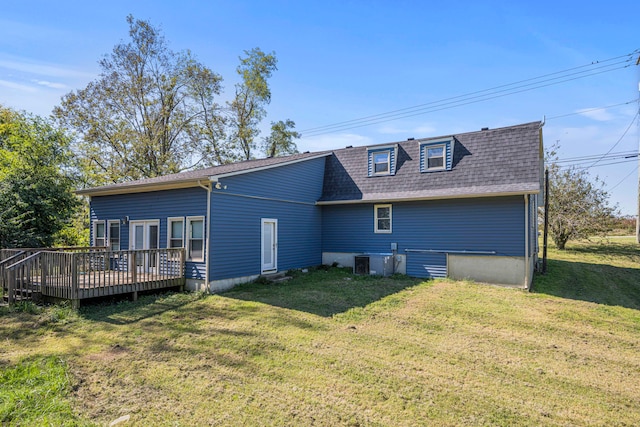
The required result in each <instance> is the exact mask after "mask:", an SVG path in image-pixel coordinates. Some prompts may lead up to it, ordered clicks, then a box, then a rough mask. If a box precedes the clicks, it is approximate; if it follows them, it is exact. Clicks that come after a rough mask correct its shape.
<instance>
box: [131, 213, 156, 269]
mask: <svg viewBox="0 0 640 427" xmlns="http://www.w3.org/2000/svg"><path fill="white" fill-rule="evenodd" d="M129 235H130V236H131V238H130V239H129V248H130V249H133V250H143V249H158V247H159V238H160V221H159V220H157V219H156V220H151V221H131V222H130V223H129ZM136 265H137V266H138V270H139V271H153V270H154V269H155V268H156V267H157V266H158V254H157V253H156V252H154V251H150V252H146V253H144V254H138V255H137V258H136Z"/></svg>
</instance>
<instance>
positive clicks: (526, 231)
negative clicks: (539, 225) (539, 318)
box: [524, 194, 529, 288]
mask: <svg viewBox="0 0 640 427" xmlns="http://www.w3.org/2000/svg"><path fill="white" fill-rule="evenodd" d="M524 287H525V288H528V287H529V196H528V195H527V194H525V195H524Z"/></svg>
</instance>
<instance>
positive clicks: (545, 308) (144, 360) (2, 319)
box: [0, 238, 640, 426]
mask: <svg viewBox="0 0 640 427" xmlns="http://www.w3.org/2000/svg"><path fill="white" fill-rule="evenodd" d="M549 258H550V259H549V273H548V274H547V275H546V276H544V277H543V276H536V278H535V285H534V287H533V291H532V292H531V293H528V292H525V291H522V290H515V289H505V288H501V287H497V286H488V285H482V284H474V283H469V282H456V281H449V280H437V281H428V282H421V281H419V280H416V279H411V278H407V277H393V278H363V277H354V276H353V275H351V274H350V273H349V272H348V271H345V270H340V269H330V270H329V271H324V270H314V271H311V272H310V273H308V274H302V273H298V274H296V277H295V278H294V279H292V280H290V281H287V282H284V283H281V284H277V285H274V284H251V285H245V286H241V287H238V288H236V289H234V290H233V291H231V292H227V293H225V294H222V295H211V296H205V295H198V294H166V295H161V296H157V295H156V296H147V297H143V298H141V299H140V300H138V301H137V302H135V303H133V302H121V303H118V304H113V305H100V306H89V307H85V308H83V309H82V310H81V311H80V312H79V313H74V312H72V311H71V310H69V309H68V308H65V307H54V308H46V309H44V310H42V309H38V308H37V307H32V306H24V307H22V311H19V312H15V311H12V312H9V311H8V310H7V309H4V311H2V312H0V337H1V338H2V345H1V346H0V367H1V368H2V371H1V374H0V423H2V424H3V425H4V424H6V425H106V424H108V423H109V422H110V421H112V420H114V419H116V418H118V417H120V416H123V415H129V416H130V421H129V422H128V423H126V424H123V425H167V426H169V425H171V426H174V425H181V426H192V425H224V426H238V425H300V426H310V425H317V426H336V425H346V426H413V425H445V426H446V425H450V426H458V425H504V426H507V425H508V426H513V425H530V426H538V425H563V426H564V425H629V426H632V425H640V357H639V355H640V249H639V247H638V246H637V245H636V244H635V243H634V242H633V239H631V238H628V239H612V240H611V241H610V242H597V243H580V244H574V245H569V249H568V250H567V251H566V252H562V253H560V252H558V251H556V250H554V249H553V248H552V249H550V257H549Z"/></svg>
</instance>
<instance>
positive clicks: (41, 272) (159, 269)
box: [0, 248, 185, 303]
mask: <svg viewBox="0 0 640 427" xmlns="http://www.w3.org/2000/svg"><path fill="white" fill-rule="evenodd" d="M91 249H92V250H90V251H83V252H67V251H64V252H62V251H58V252H53V251H49V250H40V251H38V252H35V253H31V254H28V252H22V253H21V254H14V255H13V258H7V259H6V260H5V261H2V263H3V264H2V268H1V270H0V274H2V277H1V280H2V281H3V287H4V288H6V289H7V293H8V298H9V302H10V303H12V302H15V300H16V298H31V297H33V296H36V295H41V296H45V297H53V298H62V299H69V300H73V301H78V300H81V299H85V298H93V297H99V296H105V295H115V294H122V293H130V292H134V293H135V292H138V291H141V290H147V289H159V288H164V287H172V286H182V285H184V277H185V275H184V273H185V271H184V249H147V250H129V251H114V252H111V251H105V250H93V249H94V248H91ZM27 254H28V255H27ZM13 261H15V262H13Z"/></svg>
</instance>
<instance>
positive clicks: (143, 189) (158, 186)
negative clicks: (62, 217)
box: [75, 177, 207, 196]
mask: <svg viewBox="0 0 640 427" xmlns="http://www.w3.org/2000/svg"><path fill="white" fill-rule="evenodd" d="M203 180H204V181H205V182H206V180H207V177H203V178H200V179H189V180H181V181H169V182H154V183H150V184H135V185H126V186H121V187H111V188H100V187H96V188H86V189H83V190H76V191H75V193H76V194H78V195H80V196H112V195H116V194H132V193H148V192H151V191H161V190H177V189H180V188H191V187H198V186H199V184H198V182H201V181H203Z"/></svg>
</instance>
